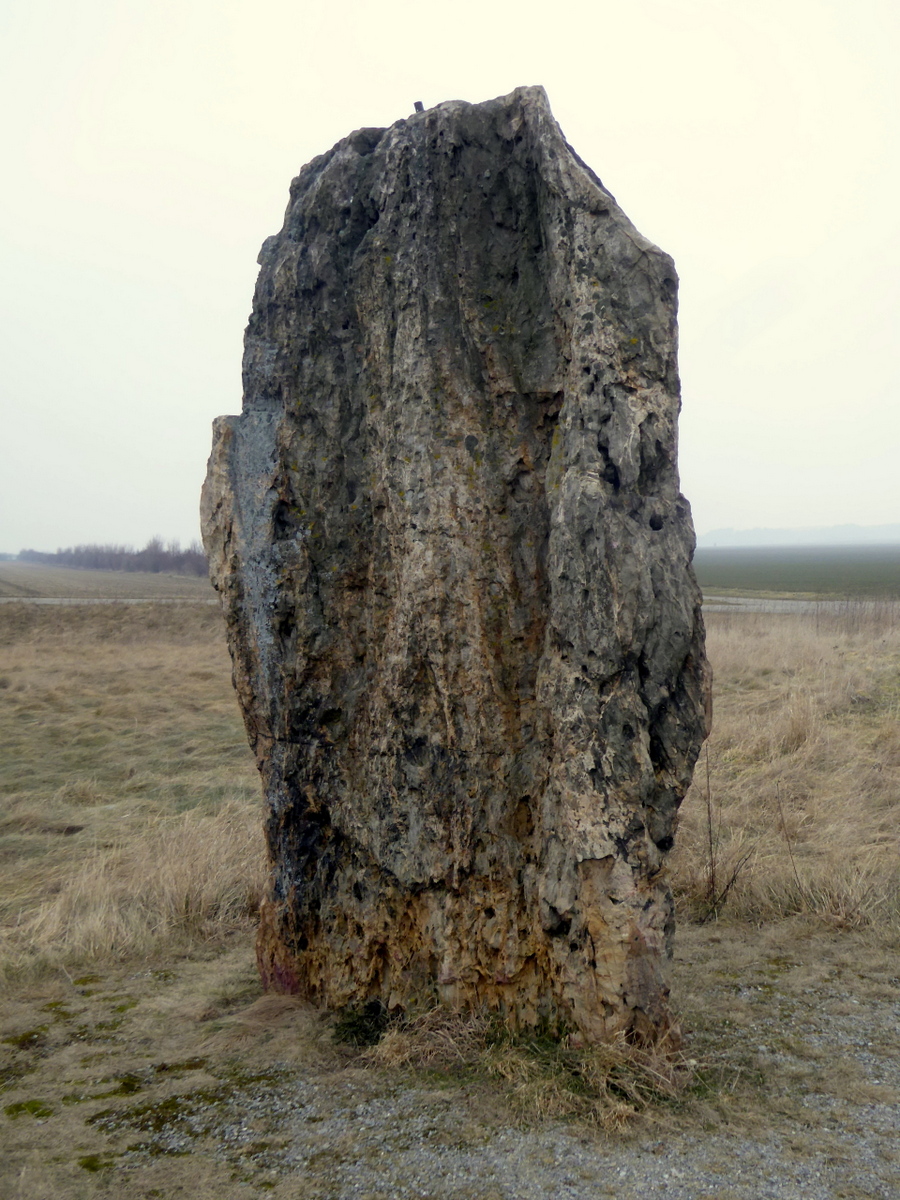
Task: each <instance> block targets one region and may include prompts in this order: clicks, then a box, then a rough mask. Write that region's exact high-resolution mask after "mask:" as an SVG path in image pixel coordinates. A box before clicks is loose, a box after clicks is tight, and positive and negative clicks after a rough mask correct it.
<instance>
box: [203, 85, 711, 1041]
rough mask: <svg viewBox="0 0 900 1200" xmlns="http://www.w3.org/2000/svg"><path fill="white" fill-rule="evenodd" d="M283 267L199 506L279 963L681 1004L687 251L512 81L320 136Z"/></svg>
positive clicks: (570, 1001)
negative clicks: (244, 736)
mask: <svg viewBox="0 0 900 1200" xmlns="http://www.w3.org/2000/svg"><path fill="white" fill-rule="evenodd" d="M260 264H261V270H260V274H259V281H258V284H257V288H256V295H255V300H254V306H253V315H252V317H251V319H250V324H249V326H248V329H247V334H246V343H245V347H246V348H245V357H244V389H245V390H244V405H243V412H242V414H241V415H240V416H238V417H223V418H220V419H219V420H218V421H217V422H216V425H215V434H214V446H213V452H212V457H211V459H210V464H209V473H208V477H207V481H206V485H205V487H204V495H203V526H204V539H205V543H206V547H207V550H208V552H209V555H210V561H211V570H212V576H213V581H214V583H215V586H216V588H217V589H218V591H219V593H220V595H221V598H222V601H223V606H224V611H225V615H226V621H227V627H228V637H229V643H230V648H231V653H232V658H233V662H234V680H235V686H236V688H237V692H238V695H239V698H240V702H241V705H242V708H243V712H244V717H245V720H246V725H247V731H248V734H249V737H250V741H251V744H252V746H253V749H254V751H255V753H256V757H257V761H258V764H259V769H260V771H261V773H262V778H263V782H264V789H265V795H266V800H267V805H268V808H267V812H268V816H267V825H266V832H267V838H268V847H269V853H270V856H271V870H272V874H271V890H270V893H269V896H268V899H267V900H266V902H265V904H264V906H263V911H262V919H261V927H260V932H259V940H258V954H259V965H260V970H261V972H262V976H263V979H264V981H265V984H266V986H267V987H270V988H276V989H280V990H285V991H292V992H299V993H300V994H301V995H303V996H305V997H308V998H309V999H310V1000H312V1001H315V1002H317V1003H321V1004H323V1005H326V1006H329V1007H340V1006H342V1005H346V1004H349V1003H354V1002H361V1001H364V1000H371V999H380V1000H381V1001H383V1002H384V1004H385V1005H387V1006H388V1007H389V1008H391V1009H397V1008H403V1009H406V1010H415V1009H417V1008H419V1007H422V1006H425V1005H429V1004H432V1003H434V1002H435V1001H440V1002H444V1003H446V1004H449V1005H451V1006H454V1007H457V1008H463V1009H465V1008H481V1007H487V1008H490V1009H494V1010H498V1011H499V1012H500V1013H502V1014H504V1015H505V1016H506V1017H507V1019H508V1020H509V1021H510V1023H511V1024H512V1025H513V1026H518V1027H528V1026H534V1025H538V1024H540V1025H544V1026H549V1027H551V1028H558V1029H560V1030H562V1029H574V1030H577V1031H578V1032H579V1033H580V1035H581V1036H582V1037H583V1038H585V1039H588V1040H599V1039H605V1038H609V1037H611V1036H614V1035H615V1034H617V1033H619V1032H621V1031H625V1032H626V1033H628V1034H629V1035H631V1036H636V1037H640V1038H652V1037H655V1036H658V1035H659V1034H660V1033H662V1032H664V1031H665V1030H667V1028H668V1027H669V1024H670V1016H669V1011H668V1003H667V1001H668V991H669V986H668V965H669V959H670V954H671V939H672V931H673V920H672V903H671V897H670V893H669V890H668V888H667V886H666V883H665V878H664V870H663V867H664V862H665V857H666V853H667V851H668V850H669V849H670V848H671V845H672V838H673V833H674V823H675V815H676V811H677V809H678V805H679V802H680V801H681V798H682V796H683V794H684V791H685V789H686V787H687V785H688V783H689V781H690V777H691V772H692V769H693V766H694V762H695V760H696V757H697V754H698V751H699V747H700V744H701V742H702V740H703V738H704V736H705V733H706V730H707V710H708V681H707V668H706V661H705V657H704V651H703V630H702V623H701V618H700V597H699V594H698V590H697V587H696V584H695V581H694V578H693V575H692V573H691V568H690V560H691V555H692V551H693V546H694V538H693V532H692V527H691V521H690V514H689V509H688V505H687V503H686V502H685V500H684V499H683V498H682V497H681V496H680V495H679V488H678V476H677V469H676V418H677V414H678V409H679V383H678V374H677V365H676V320H675V314H676V275H675V271H674V268H673V264H672V262H671V260H670V259H669V258H668V257H667V256H666V255H665V254H663V253H662V252H661V251H660V250H658V249H657V248H656V247H655V246H654V245H652V244H651V243H650V242H648V241H647V240H646V239H645V238H643V237H642V236H641V235H640V234H639V233H638V232H637V230H635V228H634V227H633V226H632V225H631V224H630V223H629V221H628V220H627V218H626V217H625V216H624V214H623V213H622V212H621V210H620V209H619V208H618V206H617V205H616V202H615V200H614V199H613V197H612V196H611V195H610V193H609V192H608V191H606V189H605V188H604V187H603V185H602V184H601V183H600V181H599V179H598V178H597V177H596V176H595V175H594V174H593V172H592V171H591V170H590V169H589V168H588V167H586V166H585V164H584V163H583V162H582V161H581V160H580V159H579V158H578V156H577V155H576V154H575V153H574V151H573V150H572V149H571V147H569V146H568V144H567V143H566V141H565V140H564V138H563V136H562V133H561V132H560V129H559V127H558V126H557V124H556V122H555V121H554V119H553V116H552V115H551V112H550V109H549V106H548V103H547V98H546V96H545V94H544V92H543V90H542V89H541V88H520V89H517V90H516V91H515V92H513V93H512V94H511V95H509V96H505V97H502V98H500V99H497V100H492V101H489V102H487V103H484V104H477V105H472V104H464V103H458V102H454V103H447V104H441V105H438V106H437V107H436V108H433V109H430V110H428V111H426V112H423V113H417V114H415V115H413V116H411V117H410V118H408V119H407V120H402V121H398V122H397V123H396V124H395V125H393V126H391V128H390V129H361V130H358V131H357V132H355V133H353V134H351V135H350V137H348V138H346V139H345V140H344V141H342V142H340V143H338V145H337V146H335V147H334V148H333V149H332V150H330V151H329V152H328V153H327V154H323V155H322V156H321V157H319V158H316V159H314V160H313V161H312V162H311V163H309V164H308V165H307V166H306V167H304V168H303V170H302V171H301V172H300V174H299V176H298V177H297V178H296V179H295V180H294V182H293V184H292V186H291V194H290V203H289V205H288V209H287V213H286V216H285V221H284V226H283V228H282V230H281V232H280V233H279V234H277V235H276V236H275V237H271V238H269V239H268V240H267V241H266V243H265V244H264V246H263V249H262V252H261V255H260Z"/></svg>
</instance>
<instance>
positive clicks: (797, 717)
mask: <svg viewBox="0 0 900 1200" xmlns="http://www.w3.org/2000/svg"><path fill="white" fill-rule="evenodd" d="M707 623H708V648H709V654H710V658H711V661H712V663H713V666H714V670H715V689H714V692H715V715H714V728H713V733H712V736H711V737H710V739H709V741H708V742H707V744H706V746H705V747H704V751H703V756H702V757H701V760H700V763H699V764H698V768H697V772H696V775H695V782H694V785H693V787H692V789H691V791H690V793H689V794H688V796H687V798H686V800H685V803H684V805H683V807H682V812H681V820H680V830H679V837H678V839H677V843H676V845H677V849H676V852H675V855H674V859H673V865H672V880H673V885H674V888H675V892H676V896H678V898H679V899H680V901H681V909H682V912H683V914H684V915H685V916H688V917H692V918H694V919H697V918H701V919H704V918H708V917H709V916H711V915H715V914H718V913H719V912H723V913H728V914H730V915H731V916H734V917H740V918H743V919H746V920H750V921H754V922H760V921H770V920H776V919H778V918H781V917H788V916H794V915H798V914H801V915H808V916H812V917H816V918H819V919H821V920H823V921H825V922H827V923H829V924H831V925H833V926H835V927H838V928H855V929H863V928H870V929H873V930H877V931H879V932H880V934H881V935H883V936H884V937H886V938H889V939H896V938H897V937H898V935H900V859H898V854H897V848H898V835H897V817H898V811H900V605H897V604H895V603H880V604H873V603H871V602H870V603H861V604H859V605H853V604H845V605H842V606H839V607H837V608H836V609H835V610H834V611H828V610H824V609H823V610H820V611H818V612H814V613H810V614H808V615H805V616H793V615H781V614H778V615H767V614H756V613H735V614H733V615H732V614H729V613H712V614H710V615H709V616H708V618H707Z"/></svg>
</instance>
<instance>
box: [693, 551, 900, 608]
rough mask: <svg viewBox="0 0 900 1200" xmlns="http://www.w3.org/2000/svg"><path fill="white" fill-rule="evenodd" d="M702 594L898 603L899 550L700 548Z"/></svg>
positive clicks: (698, 569) (698, 565)
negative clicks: (823, 597) (887, 600)
mask: <svg viewBox="0 0 900 1200" xmlns="http://www.w3.org/2000/svg"><path fill="white" fill-rule="evenodd" d="M694 569H695V570H696V572H697V578H698V580H699V581H700V586H701V587H702V588H703V591H704V593H712V594H727V593H729V592H731V593H735V594H738V595H752V594H753V593H756V592H765V593H769V594H773V595H803V596H830V597H843V596H851V597H860V596H865V597H868V598H892V599H895V600H896V599H900V546H760V547H757V546H741V547H721V548H719V547H703V548H700V549H698V550H697V553H696V555H695V556H694Z"/></svg>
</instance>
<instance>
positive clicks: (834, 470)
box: [0, 0, 900, 551]
mask: <svg viewBox="0 0 900 1200" xmlns="http://www.w3.org/2000/svg"><path fill="white" fill-rule="evenodd" d="M898 57H900V4H898V3H897V0H853V3H850V0H753V2H752V3H747V0H590V2H586V3H581V2H573V0H556V2H554V3H542V4H534V3H527V2H523V0H518V2H516V3H498V2H494V3H491V0H457V2H456V3H453V4H434V3H429V0H417V2H414V3H413V2H411V3H407V2H406V0H381V2H380V3H374V2H365V0H342V2H341V3H340V4H336V3H328V4H325V3H309V2H307V0H293V2H291V3H286V2H283V0H2V5H0V111H2V116H0V122H2V124H3V130H2V133H3V158H2V162H3V167H4V177H5V178H6V181H7V182H6V184H5V185H4V187H3V189H2V192H0V242H2V260H3V264H4V271H3V285H2V288H0V306H2V314H0V338H2V353H0V364H2V366H0V371H2V374H0V395H2V402H3V403H2V429H0V550H6V551H16V550H19V549H21V548H23V547H33V548H36V549H42V550H53V549H56V548H57V547H59V546H65V545H71V544H73V543H76V542H88V541H90V542H127V543H132V544H143V542H145V541H146V540H147V539H148V538H149V537H151V536H152V535H154V534H160V535H162V536H163V537H164V538H167V539H168V538H179V539H180V540H181V541H183V542H185V541H190V540H192V539H193V538H195V537H196V536H197V532H198V519H197V505H198V494H199V489H200V484H201V482H202V478H203V475H204V471H205V463H206V457H207V454H208V452H209V445H210V423H211V421H212V419H213V417H215V416H217V415H218V414H220V413H226V412H231V413H233V412H238V411H240V404H241V391H240V361H241V339H242V335H243V328H244V325H245V323H246V319H247V316H248V314H249V309H250V303H251V299H252V292H253V285H254V282H255V278H256V272H257V266H256V255H257V252H258V250H259V247H260V244H261V243H262V241H263V239H264V238H265V237H267V236H268V235H269V234H271V233H274V232H276V231H277V230H278V229H279V228H280V226H281V221H282V216H283V212H284V208H285V204H286V201H287V193H288V186H289V183H290V180H291V178H292V176H294V175H295V174H296V173H297V171H298V170H299V168H300V167H301V166H302V165H303V164H304V163H305V162H307V161H308V160H309V159H310V158H312V157H313V156H314V155H316V154H320V153H322V152H323V151H324V150H327V149H328V148H329V147H330V146H331V145H333V144H334V142H336V141H338V140H339V139H340V138H342V137H344V136H345V135H346V134H348V133H349V132H350V131H351V130H352V129H355V128H358V127H359V126H362V125H389V124H391V123H392V122H393V121H396V120H398V119H399V118H401V117H405V116H407V115H408V114H409V113H410V112H411V111H412V107H413V102H414V101H415V100H422V101H423V102H424V103H425V105H426V106H431V105H433V104H437V103H439V102H441V101H442V100H450V99H462V100H470V101H481V100H486V99H490V98H491V97H494V96H498V95H502V94H505V93H507V92H509V91H511V90H512V89H513V88H514V87H516V86H518V85H521V84H534V83H540V84H543V85H544V86H545V87H546V88H547V91H548V94H549V97H550V102H551V105H552V106H553V111H554V113H555V115H556V118H557V120H558V121H559V122H560V124H561V126H562V129H563V132H564V133H565V135H566V136H567V138H568V140H569V141H570V142H571V143H572V145H573V146H574V147H575V149H576V150H577V151H578V152H579V154H580V155H581V157H582V158H584V159H585V160H586V161H587V162H588V163H589V164H590V165H591V166H592V167H593V168H594V170H595V171H596V172H597V174H598V175H599V176H600V177H601V179H602V180H603V182H604V184H605V185H606V186H607V187H608V188H609V190H610V191H611V192H613V194H614V195H615V196H616V198H617V199H618V201H619V203H620V204H621V205H622V207H623V208H624V209H625V211H626V212H627V213H628V215H629V216H630V217H631V219H632V220H633V221H634V223H635V224H636V225H637V226H638V228H639V229H640V230H641V231H642V232H643V233H644V234H645V235H646V236H647V237H649V238H651V239H652V240H653V241H655V242H656V243H657V244H658V245H660V246H662V247H663V249H665V250H667V251H668V252H669V253H670V254H672V255H673V256H674V258H675V262H676V265H677V267H678V271H679V274H680V277H681V315H680V322H681V372H682V383H683V401H684V407H683V412H682V420H681V473H682V486H683V489H684V491H685V493H686V495H687V496H688V498H689V499H690V500H691V502H692V504H693V508H694V518H695V524H696V526H697V529H698V530H699V531H701V532H703V531H706V530H709V529H713V528H718V527H721V526H734V527H736V528H746V527H752V526H760V525H763V526H774V527H778V526H804V525H830V524H838V523H841V524H843V523H848V522H856V523H861V524H877V523H883V522H889V521H896V520H897V519H898V514H900V468H898V463H897V452H898V446H900V403H898V401H900V355H898V337H897V321H896V313H897V308H898V306H897V299H898V281H900V236H898V220H900V215H898V214H900V204H898V183H900V169H898V168H900V154H898V133H897V130H898V124H900V123H898V115H900V112H898V79H900V70H898V66H897V63H898Z"/></svg>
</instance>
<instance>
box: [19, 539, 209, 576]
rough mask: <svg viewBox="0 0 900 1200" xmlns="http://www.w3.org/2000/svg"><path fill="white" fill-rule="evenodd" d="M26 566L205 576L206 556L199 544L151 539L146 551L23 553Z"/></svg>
mask: <svg viewBox="0 0 900 1200" xmlns="http://www.w3.org/2000/svg"><path fill="white" fill-rule="evenodd" d="M19 559H20V560H21V561H23V562H34V563H47V564H49V565H51V566H56V567H79V568H82V569H84V570H88V571H152V572H153V573H155V574H158V573H159V572H161V571H165V572H167V573H172V574H177V575H205V574H206V555H205V554H204V553H203V547H202V546H201V545H200V543H199V542H191V544H190V545H189V546H188V547H187V548H186V549H184V550H183V549H182V548H181V543H180V542H177V541H176V542H164V541H163V540H162V538H159V537H155V538H151V539H150V541H149V542H148V543H147V545H146V546H145V547H144V548H143V550H135V549H134V547H133V546H112V545H108V546H98V545H86V546H70V547H68V548H67V549H65V550H57V551H56V553H55V554H47V553H45V552H44V551H42V550H20V551H19Z"/></svg>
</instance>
